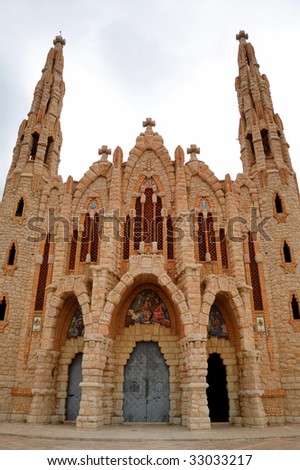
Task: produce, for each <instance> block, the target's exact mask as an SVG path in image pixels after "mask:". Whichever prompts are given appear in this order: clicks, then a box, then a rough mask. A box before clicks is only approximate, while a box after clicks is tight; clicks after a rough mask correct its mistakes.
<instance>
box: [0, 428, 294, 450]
mask: <svg viewBox="0 0 300 470" xmlns="http://www.w3.org/2000/svg"><path fill="white" fill-rule="evenodd" d="M0 449H1V450H27V449H30V450H37V449H43V450H58V449H78V450H85V449H87V450H97V449H102V450H105V449H107V450H111V449H149V450H159V449H177V450H185V449H202V450H204V449H208V450H210V449H220V450H225V449H228V450H233V449H235V450H242V449H244V450H248V449H270V450H272V449H276V450H283V449H286V450H300V425H288V426H278V427H277V426H272V427H268V428H262V429H260V428H239V427H234V426H230V425H229V424H214V425H213V426H212V429H211V430H210V431H200V432H191V431H188V430H187V429H186V428H184V427H181V426H171V425H161V424H150V425H144V424H128V425H118V426H117V425H116V426H105V427H103V428H102V429H101V430H98V431H78V430H77V429H76V428H75V426H74V425H72V424H57V425H46V426H33V425H28V424H21V423H0Z"/></svg>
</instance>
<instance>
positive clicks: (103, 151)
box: [98, 145, 111, 162]
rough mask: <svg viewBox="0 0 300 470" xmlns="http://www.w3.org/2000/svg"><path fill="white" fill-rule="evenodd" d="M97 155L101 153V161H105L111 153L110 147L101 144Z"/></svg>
mask: <svg viewBox="0 0 300 470" xmlns="http://www.w3.org/2000/svg"><path fill="white" fill-rule="evenodd" d="M98 155H101V162H107V157H108V155H111V149H109V148H108V147H107V145H102V147H101V149H99V150H98Z"/></svg>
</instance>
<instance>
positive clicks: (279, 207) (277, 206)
mask: <svg viewBox="0 0 300 470" xmlns="http://www.w3.org/2000/svg"><path fill="white" fill-rule="evenodd" d="M275 209H276V213H277V214H282V213H283V210H282V202H281V199H280V196H279V194H278V193H276V196H275Z"/></svg>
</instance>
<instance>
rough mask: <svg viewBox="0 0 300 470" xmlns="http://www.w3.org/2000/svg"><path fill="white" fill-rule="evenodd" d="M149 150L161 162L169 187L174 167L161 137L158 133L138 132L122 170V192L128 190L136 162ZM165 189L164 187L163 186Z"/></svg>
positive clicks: (124, 192) (173, 175)
mask: <svg viewBox="0 0 300 470" xmlns="http://www.w3.org/2000/svg"><path fill="white" fill-rule="evenodd" d="M147 150H151V151H153V152H154V154H155V155H156V157H157V158H158V159H159V160H160V162H161V163H162V165H163V167H164V169H165V172H166V176H167V179H168V184H169V186H170V189H171V181H173V182H174V181H175V172H174V167H173V165H172V164H171V159H170V155H169V152H168V150H167V149H166V148H165V147H164V142H163V139H162V137H161V136H160V135H159V134H158V133H156V132H155V133H151V134H143V133H142V134H140V136H139V137H137V139H136V145H135V146H134V147H133V149H132V150H131V151H130V153H129V157H128V160H127V162H126V167H125V170H124V176H123V194H124V195H125V194H126V192H127V191H128V186H129V182H130V180H131V177H132V175H133V172H134V170H135V167H136V165H137V163H138V162H139V160H140V157H142V155H143V154H144V153H145V152H146V151H147ZM165 191H166V188H165Z"/></svg>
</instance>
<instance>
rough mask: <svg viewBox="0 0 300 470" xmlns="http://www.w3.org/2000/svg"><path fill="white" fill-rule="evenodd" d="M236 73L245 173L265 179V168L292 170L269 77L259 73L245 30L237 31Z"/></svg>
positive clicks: (282, 174)
mask: <svg viewBox="0 0 300 470" xmlns="http://www.w3.org/2000/svg"><path fill="white" fill-rule="evenodd" d="M236 39H237V40H238V41H239V51H238V65H239V75H238V77H237V78H236V81H235V88H236V91H237V96H238V105H239V111H240V126H239V141H240V146H241V160H242V163H243V170H244V173H246V174H247V175H249V176H251V175H254V174H257V175H258V176H259V177H260V179H261V180H264V182H266V181H265V180H266V178H265V175H266V172H267V171H268V170H271V169H277V170H279V172H280V175H281V177H283V176H284V174H285V173H286V171H291V170H292V166H291V160H290V157H289V151H288V148H289V145H288V143H287V142H286V139H285V135H284V130H283V124H282V121H281V119H280V117H279V115H278V114H276V113H275V112H274V108H273V103H272V98H271V93H270V85H269V81H268V79H267V77H266V75H265V74H261V73H260V70H259V64H258V62H257V60H256V56H255V51H254V48H253V46H252V44H251V43H250V42H247V40H248V34H247V33H245V31H240V32H239V34H237V35H236Z"/></svg>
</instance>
